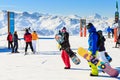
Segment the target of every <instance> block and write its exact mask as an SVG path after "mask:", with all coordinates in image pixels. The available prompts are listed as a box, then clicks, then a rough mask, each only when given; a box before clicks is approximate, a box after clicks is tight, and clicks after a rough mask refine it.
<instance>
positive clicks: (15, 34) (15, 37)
mask: <svg viewBox="0 0 120 80" xmlns="http://www.w3.org/2000/svg"><path fill="white" fill-rule="evenodd" d="M18 40H20V39H19V38H18V34H17V31H15V32H14V36H13V42H14V52H15V53H19V51H18Z"/></svg>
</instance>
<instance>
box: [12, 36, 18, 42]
mask: <svg viewBox="0 0 120 80" xmlns="http://www.w3.org/2000/svg"><path fill="white" fill-rule="evenodd" d="M18 40H19V39H18V35H17V34H14V37H13V41H14V42H18Z"/></svg>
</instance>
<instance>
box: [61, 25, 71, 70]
mask: <svg viewBox="0 0 120 80" xmlns="http://www.w3.org/2000/svg"><path fill="white" fill-rule="evenodd" d="M61 34H62V36H63V37H64V41H63V42H62V43H60V45H61V50H62V53H61V57H62V60H63V62H64V64H65V67H64V69H70V67H71V65H70V59H69V55H68V50H69V49H70V44H69V33H68V32H67V31H66V27H63V29H62V31H61ZM67 49H68V50H67Z"/></svg>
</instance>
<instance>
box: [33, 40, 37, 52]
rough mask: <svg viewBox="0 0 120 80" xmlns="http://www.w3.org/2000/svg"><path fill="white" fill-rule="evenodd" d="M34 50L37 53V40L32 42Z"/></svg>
mask: <svg viewBox="0 0 120 80" xmlns="http://www.w3.org/2000/svg"><path fill="white" fill-rule="evenodd" d="M32 46H33V50H34V51H35V52H36V40H32Z"/></svg>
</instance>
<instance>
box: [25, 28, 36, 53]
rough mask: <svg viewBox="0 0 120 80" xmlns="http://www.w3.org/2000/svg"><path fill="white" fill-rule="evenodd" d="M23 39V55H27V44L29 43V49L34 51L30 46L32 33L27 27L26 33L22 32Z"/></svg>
mask: <svg viewBox="0 0 120 80" xmlns="http://www.w3.org/2000/svg"><path fill="white" fill-rule="evenodd" d="M24 40H25V42H26V46H25V55H27V48H28V45H30V48H31V51H32V52H33V53H34V50H33V46H32V35H31V33H29V31H28V29H26V33H25V34H24Z"/></svg>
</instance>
